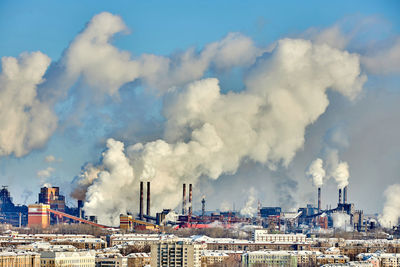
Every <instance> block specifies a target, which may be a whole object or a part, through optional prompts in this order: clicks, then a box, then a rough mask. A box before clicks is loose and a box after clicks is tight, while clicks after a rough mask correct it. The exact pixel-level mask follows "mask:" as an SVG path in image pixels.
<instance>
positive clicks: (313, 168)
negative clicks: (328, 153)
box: [306, 158, 326, 188]
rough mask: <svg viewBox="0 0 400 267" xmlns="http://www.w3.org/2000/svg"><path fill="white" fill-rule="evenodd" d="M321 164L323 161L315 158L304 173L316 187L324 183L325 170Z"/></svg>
mask: <svg viewBox="0 0 400 267" xmlns="http://www.w3.org/2000/svg"><path fill="white" fill-rule="evenodd" d="M323 164H324V161H323V160H322V159H320V158H317V159H316V160H314V161H313V162H312V163H311V164H310V166H309V167H308V170H307V172H306V175H307V176H308V177H310V178H311V179H312V182H313V184H314V186H315V187H317V188H318V187H321V186H322V185H323V184H324V178H325V175H326V172H325V169H324V166H323Z"/></svg>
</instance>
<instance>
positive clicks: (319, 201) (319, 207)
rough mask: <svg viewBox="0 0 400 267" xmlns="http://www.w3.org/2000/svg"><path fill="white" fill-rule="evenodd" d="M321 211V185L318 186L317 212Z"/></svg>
mask: <svg viewBox="0 0 400 267" xmlns="http://www.w3.org/2000/svg"><path fill="white" fill-rule="evenodd" d="M320 212H321V187H318V213H320Z"/></svg>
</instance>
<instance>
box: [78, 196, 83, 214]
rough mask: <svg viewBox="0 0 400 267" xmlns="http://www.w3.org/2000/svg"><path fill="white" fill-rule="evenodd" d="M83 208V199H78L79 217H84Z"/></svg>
mask: <svg viewBox="0 0 400 267" xmlns="http://www.w3.org/2000/svg"><path fill="white" fill-rule="evenodd" d="M82 208H83V201H82V200H78V216H79V218H83V214H82Z"/></svg>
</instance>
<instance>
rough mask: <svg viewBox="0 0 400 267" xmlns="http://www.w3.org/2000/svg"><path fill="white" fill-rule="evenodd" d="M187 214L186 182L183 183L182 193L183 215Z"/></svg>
mask: <svg viewBox="0 0 400 267" xmlns="http://www.w3.org/2000/svg"><path fill="white" fill-rule="evenodd" d="M185 214H186V184H183V194H182V215H185Z"/></svg>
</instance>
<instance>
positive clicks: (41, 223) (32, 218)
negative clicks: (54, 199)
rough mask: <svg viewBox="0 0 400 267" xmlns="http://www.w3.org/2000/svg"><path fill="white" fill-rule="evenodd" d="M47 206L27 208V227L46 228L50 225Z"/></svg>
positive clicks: (36, 205)
mask: <svg viewBox="0 0 400 267" xmlns="http://www.w3.org/2000/svg"><path fill="white" fill-rule="evenodd" d="M49 209H50V205H48V204H42V203H40V204H31V205H29V207H28V227H41V228H46V227H48V226H49V225H50V214H49V212H48V210H49Z"/></svg>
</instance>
